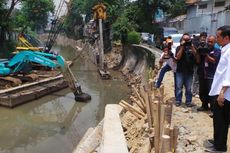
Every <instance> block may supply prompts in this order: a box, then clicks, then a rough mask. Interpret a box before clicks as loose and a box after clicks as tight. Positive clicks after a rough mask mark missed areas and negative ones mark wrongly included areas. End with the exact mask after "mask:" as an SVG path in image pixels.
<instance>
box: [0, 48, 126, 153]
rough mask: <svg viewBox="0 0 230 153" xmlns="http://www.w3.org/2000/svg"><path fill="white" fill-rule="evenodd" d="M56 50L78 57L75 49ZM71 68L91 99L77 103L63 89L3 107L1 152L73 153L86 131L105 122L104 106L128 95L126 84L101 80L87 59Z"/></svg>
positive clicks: (0, 120)
mask: <svg viewBox="0 0 230 153" xmlns="http://www.w3.org/2000/svg"><path fill="white" fill-rule="evenodd" d="M55 50H57V51H59V52H60V54H62V55H63V56H64V57H65V58H66V59H72V57H74V56H75V53H74V51H73V49H72V48H68V47H64V48H63V47H56V48H55ZM71 69H72V71H73V73H74V74H75V75H77V76H78V80H79V82H80V84H81V86H82V90H83V91H84V92H86V93H89V94H90V95H91V96H92V100H91V101H90V102H88V103H79V102H75V101H74V95H73V94H72V93H71V91H70V90H69V89H64V90H61V91H59V92H55V93H53V94H50V95H49V96H45V97H43V98H40V99H38V100H35V101H33V102H30V103H27V104H24V105H21V106H19V107H16V108H14V109H8V108H4V107H0V116H1V117H0V122H1V126H0V135H1V137H0V153H70V152H71V151H72V150H73V148H74V147H75V146H76V144H77V143H78V142H79V140H80V138H81V137H82V136H83V134H84V133H85V131H86V130H87V129H88V128H89V127H92V126H95V125H96V124H97V123H98V122H99V121H100V120H101V119H102V117H103V114H104V107H105V105H106V104H107V103H117V102H118V101H119V100H120V99H122V98H124V97H126V95H127V91H128V89H127V87H126V85H125V84H124V82H123V81H121V80H120V79H117V80H109V81H103V80H101V79H100V78H99V76H98V73H97V69H96V67H95V66H94V65H93V64H91V63H90V62H88V60H87V58H78V60H77V61H76V62H75V63H74V65H73V66H72V67H71ZM113 75H117V74H113ZM118 78H119V77H118Z"/></svg>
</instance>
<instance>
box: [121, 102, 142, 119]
mask: <svg viewBox="0 0 230 153" xmlns="http://www.w3.org/2000/svg"><path fill="white" fill-rule="evenodd" d="M120 103H122V104H124V105H125V106H127V107H129V108H130V109H132V110H133V111H135V112H136V113H138V114H139V115H141V116H143V117H144V116H145V114H144V113H142V112H140V111H139V110H137V109H136V108H135V107H133V106H132V105H130V104H129V103H127V102H126V101H124V100H121V102H120Z"/></svg>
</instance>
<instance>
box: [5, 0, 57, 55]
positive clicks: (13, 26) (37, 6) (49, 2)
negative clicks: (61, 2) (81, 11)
mask: <svg viewBox="0 0 230 153" xmlns="http://www.w3.org/2000/svg"><path fill="white" fill-rule="evenodd" d="M19 4H20V5H21V8H16V6H17V5H19ZM53 11H54V3H53V0H0V46H1V47H0V52H1V53H4V54H2V55H1V56H7V55H8V54H9V52H11V51H13V50H15V41H16V40H17V38H16V37H15V34H16V33H19V32H22V31H25V32H26V33H30V34H33V35H34V34H35V33H37V32H38V31H40V30H43V29H44V28H45V26H46V25H47V22H48V16H49V15H50V13H52V12H53ZM5 52H6V53H5Z"/></svg>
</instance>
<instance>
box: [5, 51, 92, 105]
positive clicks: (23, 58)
mask: <svg viewBox="0 0 230 153" xmlns="http://www.w3.org/2000/svg"><path fill="white" fill-rule="evenodd" d="M53 59H55V60H53ZM31 62H34V63H38V64H41V65H43V66H47V67H50V68H60V71H61V72H62V74H63V77H64V79H65V80H66V81H67V82H68V86H69V88H70V89H71V90H72V92H73V93H74V95H75V100H77V101H87V100H90V99H91V96H90V95H88V94H86V93H83V92H82V90H81V86H80V85H79V83H78V81H77V79H76V78H75V77H74V75H73V73H72V71H71V70H70V68H69V66H68V64H67V63H66V61H65V60H64V58H63V57H62V56H60V55H54V54H49V53H43V52H35V51H22V52H20V53H18V54H16V55H15V56H14V57H13V58H11V59H10V60H9V61H8V62H5V63H0V75H1V76H7V75H9V74H15V73H18V72H20V71H21V70H22V69H23V68H24V67H25V66H26V65H28V64H30V63H31Z"/></svg>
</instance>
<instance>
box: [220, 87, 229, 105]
mask: <svg viewBox="0 0 230 153" xmlns="http://www.w3.org/2000/svg"><path fill="white" fill-rule="evenodd" d="M228 88H229V86H223V87H222V89H221V91H220V94H219V96H218V97H217V102H218V105H219V106H220V107H222V106H224V100H225V99H224V93H225V92H226V90H227V89H228Z"/></svg>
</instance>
